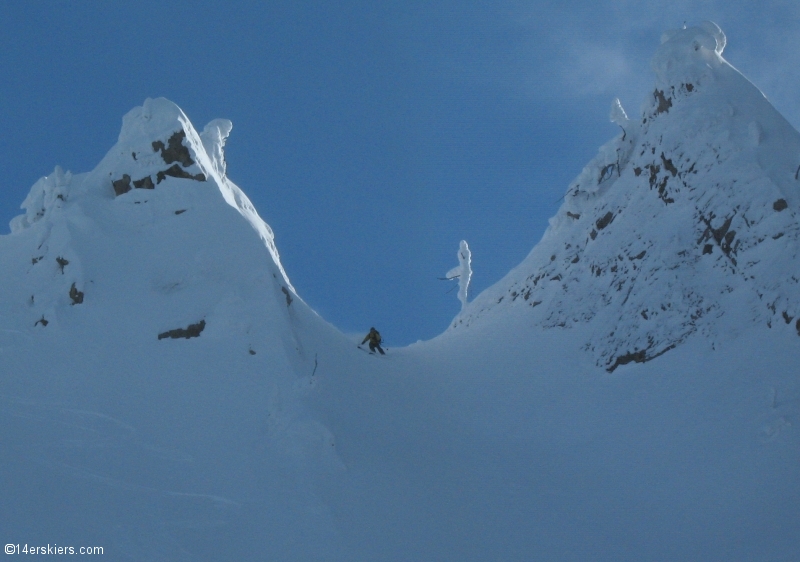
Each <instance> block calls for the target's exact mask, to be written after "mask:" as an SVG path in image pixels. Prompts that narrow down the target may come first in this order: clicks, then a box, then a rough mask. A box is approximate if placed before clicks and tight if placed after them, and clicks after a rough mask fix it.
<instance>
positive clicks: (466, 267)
mask: <svg viewBox="0 0 800 562" xmlns="http://www.w3.org/2000/svg"><path fill="white" fill-rule="evenodd" d="M457 257H458V265H457V266H456V267H454V268H453V269H451V270H450V271H448V272H447V275H445V278H446V279H458V300H460V301H461V308H462V310H463V308H464V307H465V306H467V291H468V290H469V282H470V279H472V252H470V251H469V246H468V245H467V241H466V240H462V241H461V242H460V243H459V245H458V256H457Z"/></svg>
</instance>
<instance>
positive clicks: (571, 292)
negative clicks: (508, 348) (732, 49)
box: [453, 22, 800, 372]
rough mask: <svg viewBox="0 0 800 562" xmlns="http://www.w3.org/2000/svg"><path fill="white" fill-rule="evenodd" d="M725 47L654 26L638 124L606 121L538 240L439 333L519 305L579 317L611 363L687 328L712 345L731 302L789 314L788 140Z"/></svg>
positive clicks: (660, 345) (784, 126)
mask: <svg viewBox="0 0 800 562" xmlns="http://www.w3.org/2000/svg"><path fill="white" fill-rule="evenodd" d="M724 44H725V37H724V34H722V32H721V31H720V30H719V28H718V27H716V26H715V25H714V24H711V23H709V22H706V23H704V24H702V25H701V26H700V27H694V28H689V29H683V30H679V31H677V32H674V33H670V34H666V35H665V37H664V42H663V44H662V45H661V47H660V49H659V50H658V52H657V53H656V56H655V57H654V59H653V68H654V70H655V71H656V87H655V89H654V92H653V95H652V97H651V98H650V100H649V104H647V105H646V107H645V109H644V111H643V113H642V115H641V117H640V118H639V119H638V120H635V121H634V120H629V121H624V120H622V119H621V118H619V117H616V119H615V122H617V123H618V124H620V126H621V127H622V128H623V132H622V133H621V134H620V135H619V136H618V137H617V138H615V139H613V140H612V141H610V142H609V143H608V144H606V145H605V146H603V147H602V148H601V149H600V154H599V155H598V156H597V157H596V158H595V159H594V160H593V161H592V162H590V163H589V164H588V165H587V166H586V168H585V169H584V170H583V172H582V173H581V174H580V176H579V177H578V178H577V179H576V180H575V181H574V182H573V183H572V184H571V185H570V186H569V189H568V191H567V194H566V196H565V201H564V204H563V206H562V207H561V209H560V210H559V212H558V214H557V215H556V216H555V217H553V218H552V219H551V222H550V227H549V228H548V231H547V232H546V233H545V235H544V237H543V239H542V241H541V242H540V243H539V245H537V246H536V248H534V249H533V251H532V252H531V254H530V255H529V256H528V257H527V258H526V259H525V261H524V262H523V263H522V264H521V265H520V266H518V267H517V268H516V269H515V270H514V271H512V272H511V273H510V274H509V275H508V276H506V278H504V279H503V280H502V281H500V282H499V283H498V284H497V285H495V286H494V287H492V288H491V289H489V290H487V291H486V292H485V293H484V294H483V295H481V296H480V297H479V298H478V299H476V301H475V302H474V303H473V304H472V305H471V306H470V307H468V308H467V310H465V311H464V313H462V315H460V316H459V317H457V318H456V320H455V322H454V325H453V326H454V327H456V328H458V327H463V326H465V325H470V324H472V323H475V322H482V321H484V319H488V318H490V317H492V316H494V314H495V311H497V310H504V309H506V308H507V307H518V306H526V307H528V308H529V309H530V314H531V315H533V317H534V318H535V322H536V323H537V324H538V325H540V326H541V327H543V328H570V327H573V326H576V325H578V324H589V325H590V326H594V327H595V328H594V329H593V330H592V332H593V336H592V337H591V338H590V339H589V340H588V341H586V342H585V349H586V350H587V351H589V352H590V353H592V354H593V356H594V357H595V361H596V363H597V364H598V365H599V366H603V367H604V368H606V369H607V370H608V371H609V372H611V371H614V370H615V369H616V368H617V367H619V366H620V365H624V364H627V363H630V362H644V361H649V360H651V359H654V358H656V357H658V356H660V355H662V354H664V353H666V352H667V351H669V350H671V349H674V348H675V347H676V346H678V345H680V344H681V343H682V342H684V341H685V340H686V339H687V338H688V337H690V336H692V335H693V334H696V333H701V334H704V335H705V336H707V337H708V338H709V339H710V341H711V342H712V345H713V340H714V338H715V337H717V334H718V332H719V331H720V330H721V329H722V328H721V327H722V326H723V325H725V323H726V321H727V318H728V317H733V316H734V311H743V313H744V314H745V315H746V318H747V321H755V322H761V323H766V324H767V325H769V326H775V328H776V329H778V326H777V324H778V323H776V322H775V320H776V319H779V318H781V317H784V318H785V317H796V316H798V315H800V262H799V259H798V239H799V238H800V229H799V228H798V214H797V213H798V204H800V180H797V179H796V178H795V170H796V169H797V167H798V161H800V135H798V133H797V131H795V130H794V129H793V128H792V127H791V126H790V125H789V124H788V123H787V122H786V120H785V119H783V117H781V116H780V115H779V114H778V113H777V112H776V111H775V109H774V108H773V107H772V106H771V105H770V104H769V103H768V102H767V100H766V99H765V98H764V96H763V95H762V94H761V92H759V91H758V90H757V89H756V88H755V87H754V86H753V85H752V84H751V83H750V82H748V81H747V79H745V78H744V77H743V76H742V75H741V74H739V72H738V71H736V70H735V69H734V68H733V67H731V66H730V65H729V64H728V63H727V62H726V61H725V60H724V59H723V58H722V57H721V53H722V48H723V47H724ZM617 113H619V109H617ZM622 114H623V115H624V112H623V113H622ZM615 115H616V114H615ZM540 303H541V304H542V305H541V306H536V305H539V304H540ZM534 306H535V307H536V308H533V307H534ZM779 324H781V325H783V326H785V325H786V323H785V322H780V323H779Z"/></svg>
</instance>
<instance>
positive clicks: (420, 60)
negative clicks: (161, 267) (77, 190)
mask: <svg viewBox="0 0 800 562" xmlns="http://www.w3.org/2000/svg"><path fill="white" fill-rule="evenodd" d="M0 19H1V20H2V21H3V22H4V25H3V31H2V33H1V34H0V72H2V75H1V76H2V79H1V80H0V99H2V104H0V127H1V128H2V129H1V130H2V131H3V134H2V136H1V138H0V151H2V155H3V156H2V159H1V160H0V222H2V223H3V225H7V223H8V221H9V220H10V219H11V218H12V217H13V216H15V215H16V214H19V212H18V208H19V205H20V204H21V203H22V201H23V199H24V198H25V196H26V194H27V193H28V190H29V189H30V187H31V185H33V183H34V182H35V181H36V180H37V179H38V178H39V177H41V176H43V175H47V174H49V173H50V172H51V171H52V170H53V168H54V166H55V165H57V164H58V165H61V166H62V167H64V168H65V169H69V170H72V171H73V172H76V173H77V172H84V171H89V170H91V169H92V168H94V167H95V165H96V164H97V163H98V162H99V161H100V159H101V158H102V157H103V156H104V155H105V153H106V152H107V151H108V149H109V148H111V146H112V145H113V144H114V142H115V141H116V137H117V135H118V133H119V128H120V124H121V119H122V116H123V115H124V114H125V113H127V111H129V110H130V109H131V108H132V107H134V106H137V105H141V103H142V101H143V100H144V99H145V98H147V97H157V96H164V97H167V98H169V99H171V100H172V101H174V102H175V103H177V104H178V105H179V106H181V107H182V108H183V110H184V111H185V112H186V114H187V115H188V116H189V118H190V119H191V120H192V122H193V123H194V125H195V127H197V128H199V129H202V127H203V125H205V123H207V122H208V121H210V120H211V119H213V118H216V117H224V118H228V119H231V120H232V121H233V131H232V133H231V137H230V138H229V141H228V146H227V151H226V155H227V161H228V175H229V176H230V178H231V179H232V180H233V181H234V182H236V183H237V184H238V185H239V186H240V187H241V188H242V189H243V190H244V191H245V192H246V193H247V194H248V196H249V197H250V198H251V200H252V201H253V203H254V204H255V206H256V208H257V209H258V211H259V213H260V214H261V216H262V217H263V218H264V220H266V221H267V223H269V224H270V226H271V227H272V228H273V230H274V231H275V235H276V243H277V245H278V249H279V251H280V253H281V258H282V261H283V264H284V266H285V268H286V271H287V273H288V275H289V277H290V278H291V280H292V282H293V284H294V285H295V287H296V289H297V290H298V292H299V293H300V295H301V296H302V297H303V298H304V299H305V300H306V301H307V302H308V303H309V304H310V305H311V306H312V307H313V308H315V309H316V310H317V311H318V312H320V313H321V314H322V315H323V316H324V317H325V318H326V319H327V320H329V321H331V322H332V323H333V324H335V325H336V326H337V327H339V328H340V329H342V330H343V331H346V332H364V333H365V332H366V331H367V330H368V329H369V327H370V326H372V325H374V326H376V327H377V328H378V329H379V330H381V332H382V334H383V335H384V337H385V338H386V341H387V343H388V345H389V346H390V347H391V346H392V345H403V344H408V343H411V342H413V341H416V340H417V339H429V338H431V337H433V336H435V335H437V334H438V333H440V332H441V331H443V330H444V329H445V328H446V327H447V325H448V324H449V322H450V320H451V319H452V318H453V317H454V316H455V314H457V312H458V310H459V308H460V303H459V302H458V300H457V298H456V292H455V291H453V292H450V293H449V294H448V293H447V291H448V290H449V289H451V288H452V287H451V286H450V285H449V284H448V283H446V282H443V281H439V280H437V277H441V276H442V275H443V274H444V273H446V272H447V271H448V270H449V269H451V268H452V267H454V266H455V265H457V260H456V251H457V250H458V244H459V241H460V240H462V239H465V240H467V242H468V243H469V245H470V248H471V249H472V255H473V258H472V259H473V269H474V276H473V287H472V291H473V295H475V294H477V292H479V291H480V290H482V289H484V288H486V287H488V286H489V285H491V284H493V283H494V282H496V281H498V280H499V279H500V278H501V277H502V276H503V275H504V274H505V273H507V272H508V271H509V270H510V269H511V268H512V267H514V266H515V265H517V264H518V263H519V262H520V261H522V259H523V258H524V257H525V256H526V255H527V253H528V252H529V251H530V250H531V248H533V246H534V245H535V244H536V242H537V241H538V240H539V238H540V237H541V235H542V234H543V232H544V230H545V228H546V227H547V219H548V218H549V217H550V216H552V215H553V214H554V213H555V211H556V210H557V208H558V205H559V199H560V197H561V196H562V195H563V193H564V191H565V190H566V187H567V185H568V183H569V182H570V181H571V180H572V179H573V178H574V177H575V176H577V175H578V173H580V171H581V169H582V167H583V165H584V164H585V163H587V162H588V160H589V159H590V158H591V157H593V156H594V154H595V153H596V150H597V148H598V147H599V146H600V145H601V144H603V143H604V142H605V141H607V140H608V139H610V138H611V137H612V136H613V135H615V134H616V133H617V129H616V128H615V126H614V125H612V124H611V123H609V121H608V113H609V107H610V105H611V101H612V100H613V98H614V97H619V98H620V99H621V100H622V103H623V105H624V107H625V109H626V110H627V112H628V114H629V115H631V116H634V115H637V114H638V111H639V108H640V106H641V104H642V102H643V101H644V99H645V96H647V95H648V91H649V89H650V87H651V84H652V74H651V72H650V68H649V60H650V57H651V56H652V54H653V53H654V51H655V49H656V48H657V46H658V44H659V38H660V35H661V33H662V32H663V31H664V30H667V29H671V28H676V27H680V26H681V25H683V23H684V22H686V23H687V24H688V25H692V24H694V23H697V22H700V21H702V20H704V19H711V20H713V21H715V22H716V23H718V24H719V25H720V26H721V27H722V29H723V30H724V31H725V33H726V34H727V36H728V47H727V48H726V50H725V53H724V56H725V57H726V59H727V60H728V61H729V62H730V63H731V64H733V65H734V66H735V67H737V68H738V69H739V70H741V71H742V72H743V73H744V74H745V75H746V76H748V77H749V78H750V79H751V80H752V81H753V82H754V83H755V84H756V85H757V86H758V87H759V88H760V89H761V90H762V91H763V92H764V93H765V94H766V95H767V97H768V98H769V99H770V100H771V101H772V102H773V104H774V105H775V106H776V107H777V108H778V110H779V111H781V112H782V113H783V114H784V116H785V117H786V118H787V119H788V120H789V121H790V122H791V123H792V124H793V125H794V126H795V127H796V128H797V127H798V126H799V125H800V6H798V4H797V2H791V1H772V2H769V1H768V2H758V3H754V2H749V1H743V0H732V1H725V2H722V1H709V2H689V1H681V0H674V1H662V0H656V1H653V2H647V3H640V2H629V1H616V2H610V1H598V2H585V1H583V2H570V1H568V0H567V1H560V2H552V1H547V2H544V1H535V2H521V1H510V0H495V1H492V2H471V1H458V2H456V1H446V0H445V1H440V2H415V1H408V0H406V1H402V2H394V1H383V2H367V1H341V2H297V1H287V2H283V1H270V2H228V3H224V4H223V3H220V2H210V1H196V2H168V3H166V2H155V1H146V0H140V1H137V2H125V1H117V2H113V3H111V2H99V1H97V2H92V1H82V2H62V1H57V0H53V1H41V2H38V1H33V0H25V1H22V0H19V1H14V0H12V1H8V2H3V3H2V4H0ZM0 232H3V233H6V232H8V227H7V226H5V227H4V229H3V230H0Z"/></svg>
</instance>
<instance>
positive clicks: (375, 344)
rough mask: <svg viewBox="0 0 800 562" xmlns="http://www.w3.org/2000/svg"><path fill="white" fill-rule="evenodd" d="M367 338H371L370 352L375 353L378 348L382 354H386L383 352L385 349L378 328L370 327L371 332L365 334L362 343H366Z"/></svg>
mask: <svg viewBox="0 0 800 562" xmlns="http://www.w3.org/2000/svg"><path fill="white" fill-rule="evenodd" d="M367 340H369V352H370V353H375V348H378V351H380V352H381V355H386V354H385V353H384V352H383V349H381V334H380V332H378V330H376V329H375V328H370V329H369V334H367V335H366V336H364V339H363V340H362V341H361V343H362V344H363V343H366V341H367Z"/></svg>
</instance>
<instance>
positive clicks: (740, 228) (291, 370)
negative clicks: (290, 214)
mask: <svg viewBox="0 0 800 562" xmlns="http://www.w3.org/2000/svg"><path fill="white" fill-rule="evenodd" d="M723 47H724V35H723V34H722V32H721V31H720V30H719V28H717V27H716V26H714V25H713V24H708V23H705V24H702V25H701V26H700V27H696V28H689V29H684V30H680V31H678V32H675V33H672V34H667V35H666V36H665V42H664V43H663V44H662V46H661V48H660V49H659V51H658V53H657V54H656V56H655V58H654V68H655V70H656V76H657V84H656V90H655V94H654V97H653V100H652V101H651V103H648V104H647V105H646V107H645V108H644V111H643V115H642V118H641V119H637V120H635V121H633V120H628V118H627V116H626V115H625V113H624V110H622V108H621V107H619V106H618V105H616V106H614V108H613V109H612V118H613V119H614V120H615V121H616V122H618V123H619V124H620V125H621V126H622V127H623V129H624V132H622V133H621V134H620V136H619V137H618V138H616V139H613V140H612V141H611V142H610V143H609V144H607V145H606V146H604V147H603V148H601V151H600V154H599V155H598V157H597V158H596V159H595V160H594V161H593V162H591V163H590V164H589V165H588V166H587V167H586V169H585V170H584V172H583V173H582V174H581V175H580V176H579V177H578V178H577V179H576V180H575V182H574V183H573V184H572V185H571V186H570V187H569V190H568V193H567V196H566V198H565V202H564V206H563V207H562V209H561V210H560V211H559V213H558V214H557V216H556V217H554V218H553V220H552V222H551V226H550V229H549V230H548V232H547V233H546V234H545V236H544V238H543V240H542V241H541V242H540V244H538V245H537V246H536V247H535V248H534V249H533V251H532V252H531V254H530V256H528V258H527V259H526V260H525V261H524V262H523V263H522V264H520V266H518V267H517V268H516V269H515V270H513V271H512V272H510V273H509V275H508V276H507V277H506V278H505V279H503V280H501V281H500V282H499V283H498V284H497V285H495V286H494V287H492V288H490V289H489V290H487V291H485V292H484V293H482V294H481V295H479V296H478V297H477V298H476V299H475V300H474V301H473V302H472V303H468V304H467V305H466V306H465V308H464V310H463V311H462V313H461V314H460V315H459V316H458V317H457V318H456V319H455V321H454V326H453V328H451V329H450V330H448V331H447V332H445V333H444V334H442V335H440V336H439V337H437V338H435V339H434V340H431V341H428V342H421V343H418V344H415V345H412V346H410V347H407V348H403V349H390V350H388V354H387V356H385V357H380V356H371V355H369V354H368V353H367V352H365V351H364V350H359V349H358V348H357V347H356V345H355V344H356V343H357V342H355V341H351V340H349V339H348V338H347V337H345V336H344V335H342V334H341V333H339V332H338V331H337V330H335V329H334V328H333V327H331V326H330V325H328V324H327V323H326V322H325V321H324V320H323V319H321V318H320V317H319V316H318V315H316V314H315V313H314V312H313V311H312V310H310V309H309V308H308V307H307V306H306V305H305V303H304V302H303V301H302V299H301V298H300V297H299V296H298V295H297V294H296V293H295V291H294V290H293V288H292V286H291V284H290V282H289V280H288V277H287V276H286V273H285V272H284V271H283V268H282V267H281V264H280V259H279V256H278V252H277V249H276V247H275V244H274V241H273V236H272V232H271V231H270V229H269V227H268V226H267V225H266V224H264V223H263V221H261V219H260V218H259V217H258V215H257V214H256V212H255V210H254V209H253V208H252V205H251V204H250V203H249V201H248V200H247V198H246V196H245V195H244V194H243V193H242V192H241V190H239V188H238V187H236V186H235V185H234V184H233V183H231V182H230V181H229V180H228V178H227V177H226V171H225V161H224V150H223V149H224V143H225V139H226V138H227V135H228V134H229V132H230V130H231V125H230V122H228V121H225V120H215V121H213V122H212V123H210V124H209V125H208V126H206V127H205V129H204V131H203V132H202V133H197V131H196V130H195V129H194V128H193V126H192V125H191V123H190V122H189V121H188V119H187V118H186V116H185V115H184V114H183V113H182V112H181V110H180V109H178V108H177V106H175V105H174V104H172V103H171V102H168V101H167V100H163V99H157V100H147V101H146V102H145V104H144V106H143V107H141V108H136V109H134V110H133V111H132V112H131V113H129V114H128V115H127V116H126V117H125V119H124V120H123V128H122V132H121V134H120V138H119V141H118V143H117V145H116V146H115V147H114V148H112V150H111V151H110V152H109V153H108V155H107V156H106V157H105V158H104V159H103V160H102V161H101V163H100V164H99V165H98V167H97V168H96V169H95V170H94V171H92V172H90V173H88V174H80V175H71V174H69V173H64V172H63V171H61V170H60V169H58V168H56V170H55V171H54V173H53V174H51V175H50V176H48V177H46V178H43V179H42V180H40V181H39V182H38V183H37V184H36V185H34V186H33V188H32V189H31V194H30V195H29V197H28V198H27V199H26V201H25V203H24V205H23V207H24V209H25V214H24V215H22V216H21V217H18V218H17V219H15V220H14V221H13V223H12V234H10V235H7V236H3V237H0V263H2V264H3V267H4V271H5V275H4V276H3V278H2V282H1V283H2V285H0V288H2V291H0V423H2V429H1V430H0V458H2V462H0V482H2V495H0V535H2V537H4V538H5V539H6V541H5V542H6V543H21V544H22V545H24V544H25V543H27V544H29V545H37V546H41V545H47V544H48V543H49V544H54V543H57V544H59V545H62V546H66V545H73V546H90V545H91V546H103V547H104V555H105V556H106V557H108V558H109V559H111V560H370V561H371V560H454V561H455V560H458V561H462V560H476V561H477V560H558V561H572V560H574V561H585V560H608V561H621V560H630V561H640V560H665V561H666V560H697V561H708V560H765V561H766V560H771V561H776V560H777V561H790V560H795V559H796V558H797V553H798V552H800V539H799V538H798V537H800V523H798V521H800V507H798V506H800V447H798V444H799V443H798V437H797V430H796V425H797V423H798V413H800V380H798V377H797V367H796V365H797V364H798V362H799V361H798V360H800V338H798V332H797V327H796V326H795V319H796V318H797V317H798V316H800V310H798V308H797V306H798V304H797V303H798V301H799V299H798V292H797V281H798V277H800V275H798V259H797V253H796V248H797V226H796V225H797V220H796V209H797V205H798V204H800V198H798V193H797V189H798V188H797V183H796V179H795V177H794V174H795V169H794V168H795V167H796V166H797V165H798V164H800V151H798V150H797V149H798V148H800V142H799V140H800V139H798V134H797V132H796V131H794V130H792V129H791V127H789V126H788V124H786V122H785V121H784V120H783V119H782V118H781V117H780V116H779V115H778V114H777V113H776V112H775V111H774V110H773V109H772V108H771V106H770V105H769V104H768V103H767V102H766V100H764V99H763V96H761V94H760V93H759V92H758V90H757V89H756V88H755V87H754V86H752V85H751V84H750V83H749V82H747V81H746V80H745V79H744V78H743V77H742V76H741V75H740V74H739V73H738V72H736V71H735V70H734V69H733V68H732V67H730V66H729V65H728V64H727V63H726V62H725V61H724V60H723V59H722V58H721V53H722V48H723ZM689 85H691V88H690V87H689ZM637 170H638V171H637ZM126 178H127V179H126ZM780 201H784V202H785V203H784V204H781V203H779V202H780ZM732 233H733V234H732ZM709 248H710V250H709ZM45 322H46V323H45ZM380 328H381V329H382V330H383V331H386V328H384V327H380Z"/></svg>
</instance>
